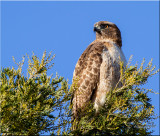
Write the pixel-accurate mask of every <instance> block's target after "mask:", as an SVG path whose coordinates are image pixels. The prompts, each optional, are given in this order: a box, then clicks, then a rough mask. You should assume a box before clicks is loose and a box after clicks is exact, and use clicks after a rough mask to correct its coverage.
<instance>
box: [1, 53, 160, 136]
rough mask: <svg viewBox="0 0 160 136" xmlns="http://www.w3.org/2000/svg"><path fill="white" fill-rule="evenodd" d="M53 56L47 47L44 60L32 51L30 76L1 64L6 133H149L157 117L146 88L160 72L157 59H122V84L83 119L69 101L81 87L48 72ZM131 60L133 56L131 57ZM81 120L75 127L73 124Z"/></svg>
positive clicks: (29, 59)
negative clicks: (155, 63) (137, 62)
mask: <svg viewBox="0 0 160 136" xmlns="http://www.w3.org/2000/svg"><path fill="white" fill-rule="evenodd" d="M53 59H54V55H51V53H50V54H49V55H48V56H47V55H46V52H44V54H43V57H42V59H41V61H40V60H39V58H38V57H37V56H36V55H34V54H33V55H32V57H31V58H29V56H28V69H27V70H28V72H27V76H25V75H24V74H23V73H22V66H23V63H24V58H23V60H22V62H20V63H17V65H18V69H15V68H14V67H12V68H2V69H1V73H0V104H1V107H0V118H1V122H0V128H1V132H0V133H1V134H3V135H41V134H43V133H44V132H50V133H51V135H70V136H71V135H78V136H80V135H88V136H90V135H93V136H96V135H97V136H98V135H99V136H101V135H104V136H105V135H108V136H112V135H144V136H146V135H150V134H151V133H152V131H150V130H149V129H150V128H151V127H153V125H154V124H153V122H154V120H155V119H156V118H157V117H156V115H155V113H154V105H152V104H151V99H150V98H149V95H148V94H149V93H154V92H153V91H152V89H147V88H143V85H144V84H146V83H147V81H148V78H149V77H151V76H153V75H154V74H156V73H157V72H158V71H159V70H157V71H155V66H152V61H150V62H149V63H148V65H147V66H144V60H143V62H142V64H141V65H140V66H139V67H138V65H134V66H132V65H130V64H128V65H127V66H126V67H124V66H123V63H120V68H121V70H120V73H121V77H120V81H119V82H120V83H121V84H122V87H121V88H117V87H116V88H115V89H114V90H112V91H110V92H109V93H108V94H107V95H106V103H105V105H104V107H102V108H101V109H100V111H99V113H98V114H95V110H94V109H93V104H92V103H89V104H88V106H86V107H87V108H86V109H85V114H84V116H82V117H81V119H80V121H78V122H77V121H76V120H71V117H72V112H71V110H72V105H70V100H71V99H72V95H73V93H74V91H76V89H77V81H74V82H73V84H72V86H71V87H69V85H68V82H67V81H66V80H65V79H64V78H63V77H59V76H58V75H56V77H54V78H53V76H48V75H47V71H48V70H49V69H50V68H52V67H53V64H54V63H53ZM129 62H130V61H129ZM74 125H76V129H74V130H73V129H72V127H73V126H74Z"/></svg>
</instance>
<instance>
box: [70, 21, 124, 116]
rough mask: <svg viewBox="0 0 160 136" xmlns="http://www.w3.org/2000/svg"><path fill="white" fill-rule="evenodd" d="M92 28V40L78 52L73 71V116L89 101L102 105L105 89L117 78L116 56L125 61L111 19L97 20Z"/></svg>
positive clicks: (117, 60) (118, 35) (118, 32)
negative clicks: (75, 82)
mask: <svg viewBox="0 0 160 136" xmlns="http://www.w3.org/2000/svg"><path fill="white" fill-rule="evenodd" d="M94 31H95V32H96V40H95V41H93V42H92V43H91V44H90V45H89V46H88V47H87V49H86V50H85V51H84V52H83V54H82V55H81V56H80V58H79V60H78V62H77V64H76V67H75V70H74V74H73V81H74V79H78V80H77V86H78V89H76V91H75V92H74V95H73V99H72V104H73V109H72V113H73V117H74V118H76V117H78V116H79V112H78V111H82V109H83V108H84V107H85V106H86V105H87V104H88V103H89V101H91V102H93V103H94V108H95V109H96V111H98V109H99V107H101V106H103V105H104V103H105V98H106V93H107V92H109V91H111V90H112V89H114V87H115V85H116V84H117V83H118V81H119V78H120V66H119V61H120V58H121V61H123V62H124V64H126V59H125V56H124V54H123V52H122V50H121V47H122V40H121V32H120V30H119V29H118V27H117V26H116V25H115V24H113V23H111V22H108V21H100V22H97V23H95V25H94Z"/></svg>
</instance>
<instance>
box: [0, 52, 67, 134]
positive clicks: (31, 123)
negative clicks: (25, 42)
mask: <svg viewBox="0 0 160 136" xmlns="http://www.w3.org/2000/svg"><path fill="white" fill-rule="evenodd" d="M53 59H54V55H53V56H51V53H50V54H49V55H48V56H46V52H44V54H43V57H42V59H41V61H39V59H38V57H37V56H35V55H34V54H33V55H32V57H31V58H29V56H28V72H27V75H28V76H27V77H25V76H24V75H23V74H22V66H23V63H24V58H23V60H22V62H21V63H17V65H18V69H17V70H16V69H15V68H13V67H12V68H3V69H2V70H1V73H0V74H1V76H0V94H1V95H0V104H1V107H0V115H1V122H0V128H1V133H3V134H4V135H10V134H12V135H24V134H25V135H38V134H39V133H43V132H44V131H46V132H49V131H52V130H53V129H55V125H54V123H55V122H56V120H57V119H58V118H59V117H58V116H59V114H58V113H59V112H60V108H61V107H62V105H63V102H64V101H65V100H68V97H67V96H68V83H67V81H66V80H64V79H63V78H62V77H59V76H58V75H56V77H55V78H52V76H47V70H48V69H50V68H52V66H53V62H52V61H53ZM14 61H15V59H14ZM62 98H63V99H62ZM55 111H56V113H57V114H55V113H54V112H55Z"/></svg>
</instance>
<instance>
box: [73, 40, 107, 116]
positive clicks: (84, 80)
mask: <svg viewBox="0 0 160 136" xmlns="http://www.w3.org/2000/svg"><path fill="white" fill-rule="evenodd" d="M104 48H105V46H104V45H103V43H101V42H95V43H93V44H91V45H89V46H88V48H87V49H86V50H85V51H84V52H83V54H82V55H81V57H80V58H79V60H78V62H77V64H76V67H75V71H74V76H73V81H74V79H77V85H78V89H76V90H75V92H74V96H73V100H72V103H73V111H72V112H73V116H74V117H77V116H78V111H79V110H82V109H83V107H84V106H86V104H87V103H88V102H89V101H90V100H91V97H92V95H93V93H94V90H96V88H97V85H98V83H99V77H100V66H101V63H102V52H103V49H104Z"/></svg>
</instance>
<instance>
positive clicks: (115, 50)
mask: <svg viewBox="0 0 160 136" xmlns="http://www.w3.org/2000/svg"><path fill="white" fill-rule="evenodd" d="M112 45H113V46H111V47H109V48H108V51H109V54H110V56H111V58H112V60H113V62H117V63H119V60H120V59H121V61H123V62H124V66H125V65H127V61H126V58H125V56H124V54H123V52H122V50H121V49H120V48H119V47H118V46H117V45H116V44H115V43H114V44H112Z"/></svg>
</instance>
